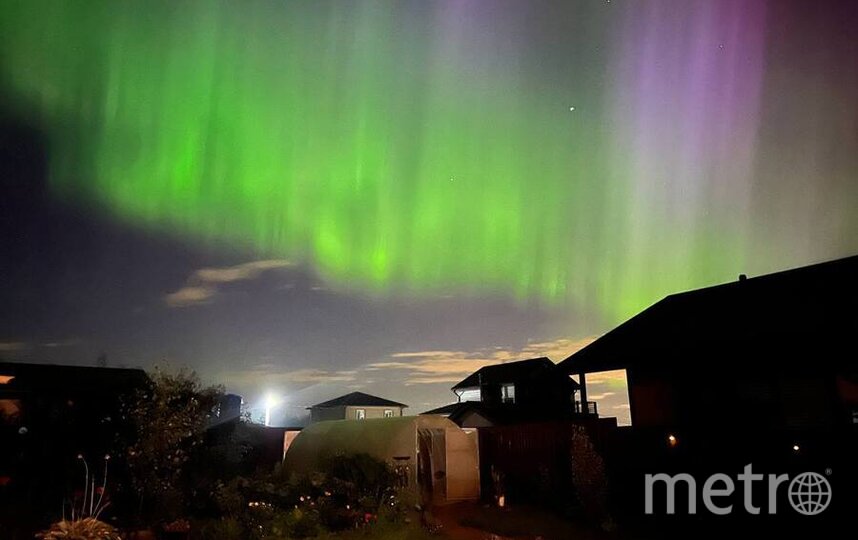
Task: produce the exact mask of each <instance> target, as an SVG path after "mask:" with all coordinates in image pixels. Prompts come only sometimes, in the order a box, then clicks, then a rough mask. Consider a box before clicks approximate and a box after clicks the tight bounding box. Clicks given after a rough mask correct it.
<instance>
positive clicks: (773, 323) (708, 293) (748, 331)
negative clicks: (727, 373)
mask: <svg viewBox="0 0 858 540" xmlns="http://www.w3.org/2000/svg"><path fill="white" fill-rule="evenodd" d="M856 305H858V256H853V257H847V258H845V259H838V260H835V261H829V262H824V263H820V264H814V265H811V266H805V267H801V268H795V269H791V270H786V271H783V272H777V273H774V274H767V275H763V276H759V277H754V278H747V279H740V280H737V281H733V282H730V283H725V284H721V285H715V286H713V287H706V288H702V289H696V290H692V291H687V292H682V293H677V294H672V295H670V296H667V297H665V298H664V299H662V300H661V301H659V302H657V303H655V304H653V305H652V306H650V307H649V308H647V309H645V310H644V311H642V312H640V313H639V314H637V315H635V316H634V317H632V318H631V319H629V320H627V321H626V322H624V323H622V324H621V325H619V326H618V327H616V328H614V329H613V330H611V331H610V332H608V333H606V334H605V335H603V336H602V337H601V338H599V339H597V340H596V341H594V342H593V343H591V344H590V345H588V346H587V347H584V348H583V349H581V350H580V351H578V352H576V353H575V354H573V355H572V356H570V357H569V358H567V359H565V360H564V361H563V362H561V363H560V364H558V366H559V367H560V368H561V369H562V370H563V371H564V372H566V373H569V374H574V373H580V372H582V371H583V372H585V373H592V372H597V371H606V370H613V369H622V368H627V367H629V366H630V365H634V364H636V363H643V362H656V363H663V364H665V367H666V368H668V369H669V368H671V367H673V366H672V365H670V363H671V362H678V361H679V360H678V359H679V358H682V357H683V353H686V352H689V351H696V352H698V353H699V354H700V355H706V354H711V351H712V350H713V349H715V348H723V347H725V346H727V344H731V345H733V346H738V347H741V346H749V345H750V346H754V347H763V346H769V347H770V350H769V352H768V354H761V355H759V356H757V357H755V358H754V362H755V365H757V366H778V367H780V368H784V369H786V368H787V367H791V368H795V367H799V366H787V365H786V362H787V361H791V360H790V359H789V358H785V356H792V357H794V356H797V355H779V354H776V353H775V351H776V350H778V351H782V350H784V348H785V347H789V346H790V344H791V343H792V344H793V346H801V347H806V348H807V347H816V348H817V349H818V348H821V347H825V346H829V343H828V342H830V341H831V340H834V339H841V338H843V337H844V336H849V335H851V334H854V332H855V331H856V330H858V311H856V309H855V306H856ZM808 336H814V337H815V338H820V337H822V336H824V337H822V339H817V340H811V339H808ZM802 337H803V338H804V339H803V340H802ZM811 341H814V343H811ZM778 347H779V349H777V348H778ZM739 352H742V351H739ZM814 356H817V357H818V358H816V359H815V361H816V362H820V361H821V362H843V361H844V359H845V358H846V357H847V356H848V355H823V354H817V355H814ZM693 360H694V357H692V356H685V357H684V361H686V362H689V361H693ZM807 360H810V358H807ZM741 361H744V357H743V356H742V355H740V354H732V355H724V356H722V357H721V358H720V362H721V367H722V368H724V367H726V365H728V364H729V363H731V362H741Z"/></svg>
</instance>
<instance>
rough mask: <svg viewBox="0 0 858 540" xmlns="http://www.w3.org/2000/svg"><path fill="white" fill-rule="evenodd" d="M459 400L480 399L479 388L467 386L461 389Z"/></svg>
mask: <svg viewBox="0 0 858 540" xmlns="http://www.w3.org/2000/svg"><path fill="white" fill-rule="evenodd" d="M459 401H462V402H464V401H480V389H479V388H466V389H464V390H460V391H459Z"/></svg>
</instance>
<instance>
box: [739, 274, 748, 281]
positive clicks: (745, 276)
mask: <svg viewBox="0 0 858 540" xmlns="http://www.w3.org/2000/svg"><path fill="white" fill-rule="evenodd" d="M746 279H748V276H747V275H746V274H739V281H745V280H746Z"/></svg>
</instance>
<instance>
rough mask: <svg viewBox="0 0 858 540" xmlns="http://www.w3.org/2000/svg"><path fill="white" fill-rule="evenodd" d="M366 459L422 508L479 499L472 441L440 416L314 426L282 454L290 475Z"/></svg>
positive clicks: (477, 458) (473, 438)
mask: <svg viewBox="0 0 858 540" xmlns="http://www.w3.org/2000/svg"><path fill="white" fill-rule="evenodd" d="M349 454H369V455H371V456H373V457H375V458H378V459H380V460H382V461H385V462H387V463H389V464H390V465H391V467H393V468H394V470H395V471H396V472H397V474H398V475H399V476H400V479H401V480H400V485H401V486H402V487H403V488H404V489H406V490H408V491H411V492H412V494H413V495H414V496H416V497H419V498H420V499H421V500H422V501H424V502H432V503H434V504H444V503H447V502H455V501H463V500H473V499H478V498H479V496H480V471H479V456H478V450H477V440H476V436H475V434H473V433H467V432H465V431H463V430H462V429H461V428H459V427H458V426H457V425H456V424H454V423H453V422H451V421H449V420H447V419H446V418H441V417H439V416H408V417H400V418H378V419H368V420H365V421H362V422H353V421H349V420H336V421H329V422H318V423H316V424H312V425H310V426H309V427H307V428H305V429H303V430H302V431H301V433H299V434H298V436H297V437H295V440H294V441H293V442H292V444H291V445H290V446H289V450H288V451H287V452H286V459H285V462H284V466H285V467H286V469H287V470H289V471H300V472H310V471H314V470H319V468H320V466H321V463H322V462H323V460H324V459H326V458H330V457H332V456H336V455H349Z"/></svg>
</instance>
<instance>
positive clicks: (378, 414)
mask: <svg viewBox="0 0 858 540" xmlns="http://www.w3.org/2000/svg"><path fill="white" fill-rule="evenodd" d="M358 409H363V410H365V411H366V418H367V419H369V418H384V411H393V416H394V418H396V417H399V416H402V407H346V416H345V418H346V419H347V420H355V419H356V418H355V411H357V410H358Z"/></svg>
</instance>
